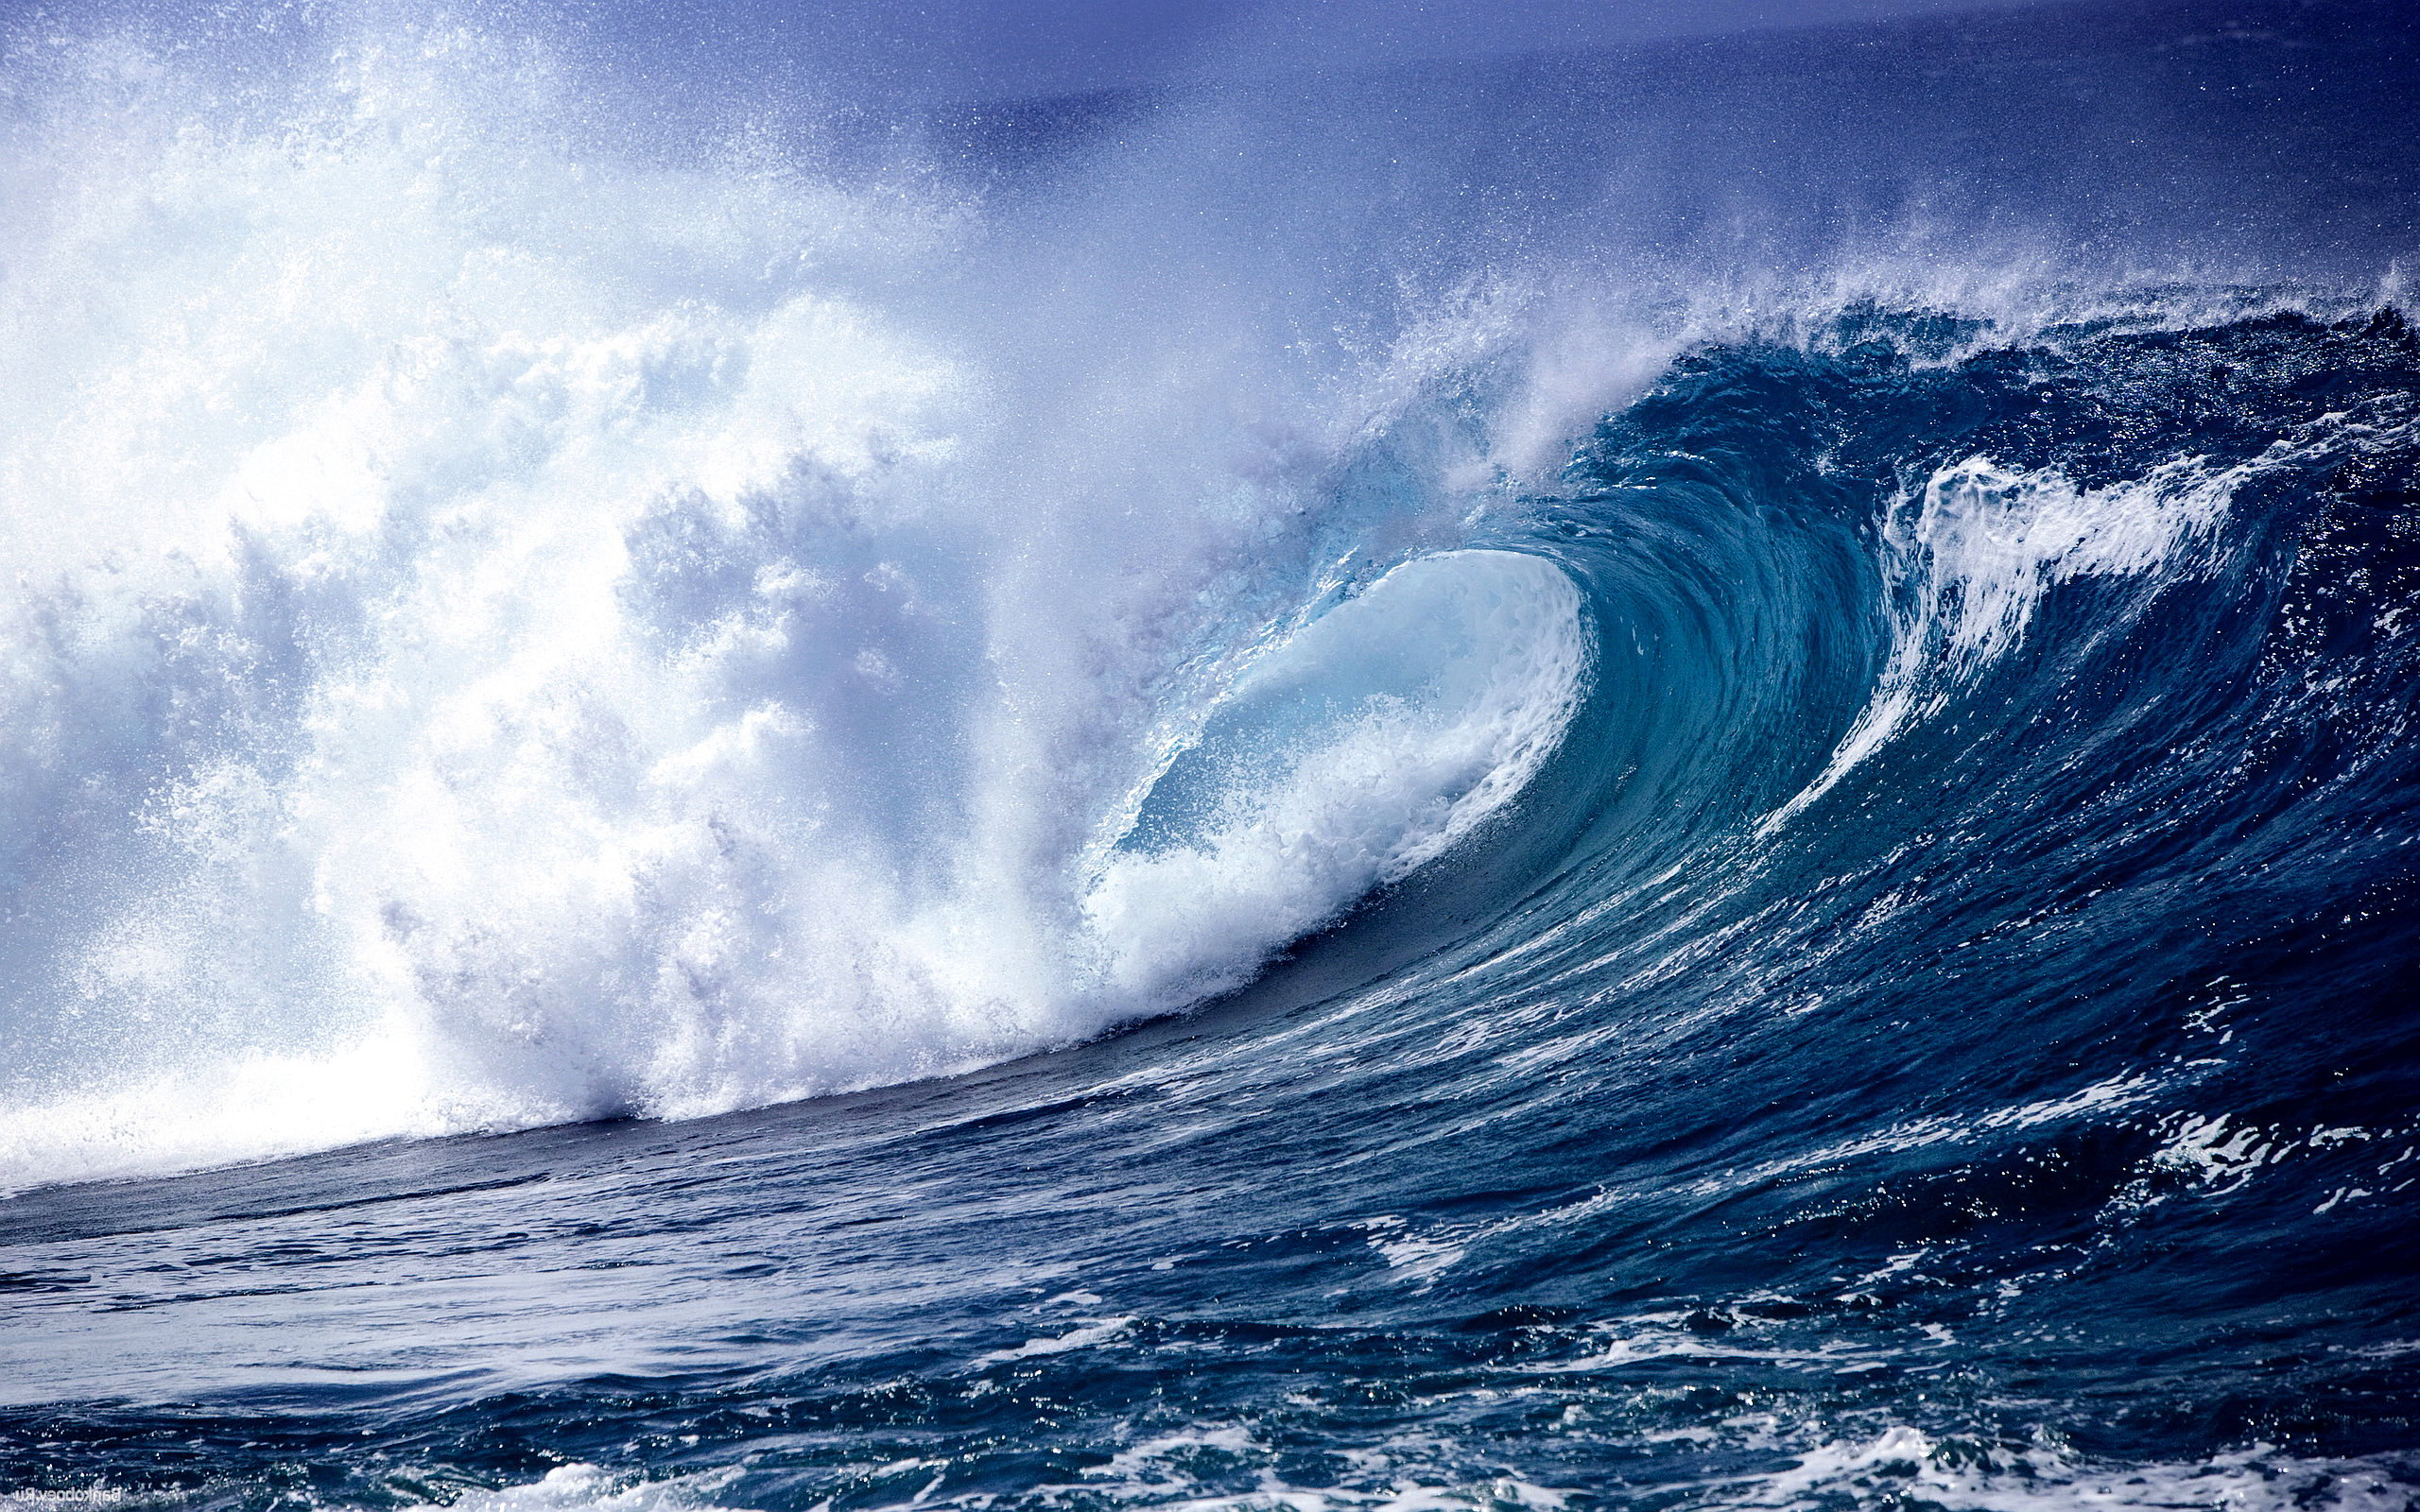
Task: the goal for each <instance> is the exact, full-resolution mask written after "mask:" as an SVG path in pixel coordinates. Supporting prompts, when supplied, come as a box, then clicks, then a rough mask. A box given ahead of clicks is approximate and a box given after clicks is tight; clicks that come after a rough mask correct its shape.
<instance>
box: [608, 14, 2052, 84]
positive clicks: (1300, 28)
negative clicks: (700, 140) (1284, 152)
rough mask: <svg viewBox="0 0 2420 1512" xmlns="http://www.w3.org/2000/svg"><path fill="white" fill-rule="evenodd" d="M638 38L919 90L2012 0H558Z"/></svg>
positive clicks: (1671, 31) (1438, 50)
mask: <svg viewBox="0 0 2420 1512" xmlns="http://www.w3.org/2000/svg"><path fill="white" fill-rule="evenodd" d="M568 3H569V5H570V7H571V8H572V9H584V10H586V11H587V12H588V13H589V15H590V17H591V18H592V20H593V22H594V24H596V25H598V26H601V27H604V28H608V29H611V30H613V31H615V32H618V33H621V34H623V35H624V36H625V37H628V38H629V39H630V40H631V41H633V42H639V37H638V36H637V35H635V34H645V36H646V40H645V42H644V43H640V44H641V45H642V46H643V47H646V48H647V49H648V50H652V48H653V47H654V46H660V45H662V44H664V43H667V42H669V43H675V44H678V43H684V42H685V43H695V44H697V45H700V46H706V47H711V48H712V49H713V50H715V51H717V52H719V53H723V54H725V55H726V56H728V55H730V54H732V53H735V52H736V53H738V54H741V55H745V56H752V57H754V58H757V59H759V60H773V59H781V60H789V61H794V62H797V63H802V64H805V65H807V66H810V67H813V66H817V65H819V64H820V65H821V66H823V67H826V68H829V69H830V70H831V71H832V72H834V73H836V74H838V75H841V76H844V77H855V78H865V77H882V78H884V79H886V80H888V81H889V82H890V85H891V86H892V87H893V88H895V89H896V90H897V91H898V92H899V93H900V94H908V95H913V96H916V97H921V98H925V99H932V100H948V99H972V98H987V97H1006V96H1016V95H1026V94H1061V93H1068V92H1073V91H1080V90H1087V89H1099V88H1115V87H1118V86H1122V85H1132V84H1137V83H1145V82H1149V81H1150V80H1152V79H1155V78H1162V77H1167V76H1168V75H1169V74H1170V73H1171V72H1174V73H1178V74H1183V73H1189V72H1195V71H1210V72H1220V71H1227V70H1236V69H1240V70H1244V71H1250V72H1259V71H1264V70H1266V69H1269V68H1271V67H1284V66H1288V65H1296V66H1312V67H1327V66H1336V65H1348V66H1349V65H1352V64H1355V63H1391V62H1404V61H1411V60H1419V59H1425V58H1468V57H1473V56H1479V55H1485V54H1495V53H1507V52H1522V51H1530V50H1534V49H1551V48H1573V47H1600V46H1608V45H1618V44H1620V43H1634V42H1641V41H1648V40H1652V39H1657V38H1668V37H1676V36H1706V35H1715V34H1720V33H1723V32H1728V31H1738V30H1746V29H1762V28H1771V27H1781V26H1820V25H1824V24H1826V23H1837V22H1846V21H1858V20H1869V19H1875V18H1879V17H1886V16H1903V15H1919V14H1942V13H1945V12H1951V11H1958V10H1976V9H2004V8H2006V7H2008V6H2010V5H2012V4H2022V3H2025V0H1518V3H1505V0H1496V3H1492V4H1491V3H1488V0H568Z"/></svg>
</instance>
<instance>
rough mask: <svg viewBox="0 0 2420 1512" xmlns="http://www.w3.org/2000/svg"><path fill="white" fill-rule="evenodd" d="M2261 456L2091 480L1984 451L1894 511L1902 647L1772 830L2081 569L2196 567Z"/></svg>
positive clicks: (1889, 555)
mask: <svg viewBox="0 0 2420 1512" xmlns="http://www.w3.org/2000/svg"><path fill="white" fill-rule="evenodd" d="M2269 465H2271V459H2269V458H2265V457H2264V458H2261V459H2256V460H2255V461H2253V462H2250V463H2246V464H2243V465H2240V466H2237V467H2228V468H2221V467H2212V466H2209V465H2207V464H2205V463H2204V462H2203V461H2202V460H2201V459H2199V458H2195V457H2182V458H2178V459H2177V460H2175V461H2172V462H2169V463H2167V464H2165V465H2163V466H2161V467H2158V468H2155V469H2153V470H2152V472H2149V473H2148V474H2146V475H2145V476H2143V477H2142V478H2139V479H2136V480H2134V481H2131V482H2126V483H2120V484H2115V485H2111V486H2109V487H2105V488H2080V487H2078V486H2077V485H2076V484H2075V483H2074V482H2072V481H2071V480H2069V479H2068V478H2066V477H2065V476H2063V475H2061V474H2060V473H2058V472H2048V471H2045V472H2025V471H2022V470H2013V469H2008V468H2003V467H2000V466H1998V465H1997V464H1996V463H1994V462H1993V461H1991V460H1990V459H1989V458H1987V457H1981V456H1975V457H1969V458H1967V459H1966V460H1964V461H1962V462H1960V463H1957V464H1955V465H1954V466H1950V467H1946V468H1944V469H1942V470H1940V471H1939V472H1935V473H1933V474H1932V476H1931V477H1929V478H1927V480H1926V482H1925V485H1924V488H1923V489H1922V490H1921V491H1920V492H1919V493H1918V494H1917V495H1916V496H1915V497H1913V498H1911V499H1908V500H1904V501H1902V502H1901V504H1900V505H1899V506H1898V507H1894V508H1893V510H1892V513H1891V516H1890V519H1889V522H1888V524H1887V526H1886V528H1885V531H1884V537H1883V542H1882V551H1883V573H1884V577H1885V580H1886V581H1887V582H1888V583H1889V584H1890V585H1891V588H1892V592H1893V600H1892V603H1891V605H1890V620H1891V657H1890V661H1889V662H1888V663H1887V664H1886V665H1885V666H1884V668H1883V670H1882V675H1881V678H1880V679H1879V680H1878V681H1877V682H1876V686H1875V692H1874V696H1873V697H1872V698H1871V699H1870V700H1869V701H1868V702H1867V704H1866V707H1865V709H1864V711H1863V712H1862V713H1859V714H1858V719H1857V721H1856V723H1855V724H1853V725H1852V726H1851V727H1850V729H1849V731H1848V733H1847V734H1846V735H1844V736H1842V737H1841V743H1840V746H1839V747H1838V748H1837V749H1835V750H1834V751H1833V753H1832V757H1831V760H1830V761H1829V762H1828V763H1827V764H1826V765H1825V766H1824V770H1823V771H1822V772H1821V773H1820V774H1818V775H1817V777H1816V779H1815V780H1814V782H1810V783H1809V784H1807V786H1806V788H1805V789H1803V790H1802V791H1801V792H1799V793H1798V794H1797V795H1796V796H1795V797H1794V798H1792V799H1790V800H1789V803H1787V804H1785V805H1784V806H1783V807H1782V808H1780V809H1778V810H1776V811H1775V812H1774V813H1773V814H1772V816H1769V817H1768V818H1767V819H1766V820H1765V822H1764V825H1763V827H1762V828H1763V833H1772V832H1773V831H1775V830H1777V829H1779V828H1780V827H1781V826H1782V825H1783V824H1785V823H1787V822H1788V821H1789V819H1790V818H1791V817H1792V816H1795V815H1797V814H1798V813H1800V812H1801V811H1802V810H1804V809H1805V808H1806V806H1807V805H1808V804H1810V803H1812V802H1814V801H1815V800H1816V799H1819V798H1821V797H1823V796H1824V794H1825V793H1827V792H1829V791H1831V789H1832V788H1833V787H1834V786H1835V785H1837V784H1838V783H1839V782H1840V781H1841V778H1843V777H1845V776H1847V775H1848V773H1849V771H1850V770H1851V769H1852V768H1854V767H1855V766H1857V765H1858V764H1859V763H1861V762H1863V761H1865V760H1866V759H1867V758H1868V757H1870V756H1872V755H1873V754H1874V753H1875V752H1876V750H1878V749H1880V748H1881V747H1883V746H1885V745H1887V744H1889V743H1890V742H1891V741H1892V740H1893V739H1895V738H1897V737H1898V736H1899V735H1900V734H1901V733H1902V732H1903V731H1904V730H1908V729H1909V728H1910V727H1911V726H1913V725H1915V724H1917V723H1919V722H1921V721H1923V720H1925V719H1927V718H1928V717H1930V716H1932V715H1934V714H1937V713H1940V712H1941V711H1942V710H1943V709H1945V708H1946V707H1947V706H1948V704H1949V701H1950V700H1951V699H1952V698H1953V697H1955V696H1957V694H1958V692H1959V691H1960V690H1961V689H1962V688H1963V687H1965V686H1967V685H1968V684H1970V683H1971V682H1972V681H1973V680H1974V679H1976V678H1977V677H1978V676H1979V675H1980V674H1981V673H1982V672H1983V671H1984V669H1986V668H1988V667H1989V666H1991V665H1992V664H1993V663H1994V662H1997V661H1998V660H1999V659H2000V658H2001V657H2003V656H2005V655H2007V654H2008V653H2009V652H2010V651H2012V650H2014V649H2015V648H2016V646H2017V645H2018V644H2021V643H2022V642H2023V640H2024V638H2025V631H2026V627H2027V626H2028V625H2030V624H2031V622H2032V619H2033V615H2034V612H2035V610H2038V609H2039V608H2040V606H2041V603H2042V600H2043V598H2044V596H2045V595H2046V594H2047V593H2048V592H2049V591H2050V590H2051V589H2052V588H2053V587H2055V586H2057V585H2058V584H2060V583H2064V582H2068V581H2071V580H2073V579H2075V578H2079V577H2088V576H2097V577H2130V576H2133V577H2139V576H2154V575H2157V574H2160V573H2163V572H2169V573H2173V572H2180V571H2189V570H2190V569H2191V567H2192V566H2193V560H2192V558H2191V554H2190V548H2191V547H2192V546H2193V545H2194V544H2195V543H2196V542H2199V541H2206V540H2207V539H2209V536H2210V533H2211V530H2212V528H2213V527H2214V526H2216V525H2217V524H2219V522H2220V521H2221V520H2222V519H2223V518H2224V517H2225V513H2226V508H2227V504H2228V501H2229V500H2230V499H2231V498H2232V497H2233V496H2234V494H2235V491H2236V490H2237V489H2238V488H2239V487H2241V486H2242V484H2243V483H2244V482H2245V481H2246V480H2247V479H2248V478H2250V477H2252V476H2254V475H2256V473H2257V472H2260V471H2262V470H2263V469H2264V468H2265V467H2267V466H2269Z"/></svg>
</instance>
